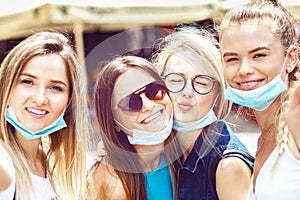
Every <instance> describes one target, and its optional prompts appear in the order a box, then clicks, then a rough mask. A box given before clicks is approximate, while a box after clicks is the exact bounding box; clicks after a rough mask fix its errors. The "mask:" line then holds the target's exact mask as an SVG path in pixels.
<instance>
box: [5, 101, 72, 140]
mask: <svg viewBox="0 0 300 200" xmlns="http://www.w3.org/2000/svg"><path fill="white" fill-rule="evenodd" d="M63 116H64V113H63V114H62V115H61V116H60V117H59V118H58V119H57V120H56V121H55V122H53V123H52V124H50V125H49V126H47V127H45V128H43V129H42V130H40V131H30V130H28V129H27V128H25V127H24V126H23V125H22V124H21V123H20V122H19V120H18V119H17V117H16V115H15V113H14V111H13V109H12V108H11V107H10V106H9V107H8V108H7V111H6V121H8V122H9V123H10V124H11V125H13V126H14V127H15V128H16V129H17V130H18V131H19V132H20V133H21V134H22V136H23V137H24V138H26V139H27V140H33V139H36V138H40V137H43V136H46V135H49V134H51V133H53V132H55V131H58V130H60V129H62V128H65V127H67V124H66V123H65V121H64V118H63Z"/></svg>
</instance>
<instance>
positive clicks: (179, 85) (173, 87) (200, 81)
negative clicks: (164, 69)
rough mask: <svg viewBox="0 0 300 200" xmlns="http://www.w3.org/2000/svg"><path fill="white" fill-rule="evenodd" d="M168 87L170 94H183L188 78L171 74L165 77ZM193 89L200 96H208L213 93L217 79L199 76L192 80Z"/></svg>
mask: <svg viewBox="0 0 300 200" xmlns="http://www.w3.org/2000/svg"><path fill="white" fill-rule="evenodd" d="M164 79H165V83H166V86H167V88H168V90H169V91H170V92H173V93H178V92H181V91H182V90H183V89H184V87H185V85H186V82H187V78H185V77H184V76H183V75H181V74H178V73H171V74H168V75H166V76H165V77H164ZM191 81H192V87H193V89H194V90H195V91H196V92H197V93H198V94H202V95H205V94H208V93H210V92H211V91H212V89H213V87H214V83H215V79H214V78H212V77H210V76H208V75H197V76H195V77H194V78H192V80H191Z"/></svg>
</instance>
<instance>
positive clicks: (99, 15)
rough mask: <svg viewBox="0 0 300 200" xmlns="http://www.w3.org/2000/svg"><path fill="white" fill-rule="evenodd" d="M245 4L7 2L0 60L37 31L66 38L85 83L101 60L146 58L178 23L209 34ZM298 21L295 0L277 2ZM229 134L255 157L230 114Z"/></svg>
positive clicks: (241, 125) (249, 133) (252, 132)
mask: <svg viewBox="0 0 300 200" xmlns="http://www.w3.org/2000/svg"><path fill="white" fill-rule="evenodd" d="M245 2H248V1H245V0H177V1H174V0H151V1H150V0H144V1H135V0H122V1H120V0H85V1H82V0H48V1H44V0H10V1H6V2H5V3H2V5H1V6H0V61H2V60H3V58H4V57H5V55H6V54H7V52H8V51H9V50H10V49H12V48H13V47H14V46H15V45H16V44H18V43H19V42H20V41H21V40H23V39H24V38H25V37H27V36H29V35H31V34H33V33H35V32H37V31H58V32H62V33H65V34H68V35H69V36H70V37H71V39H72V42H73V44H74V48H75V50H76V51H77V53H78V55H79V58H80V61H81V63H82V65H83V67H84V69H85V71H86V74H87V77H88V82H89V94H88V95H89V97H91V94H92V91H93V84H94V80H95V76H96V74H97V73H98V71H99V69H101V66H102V65H103V62H104V61H105V60H109V59H111V58H112V57H114V56H116V55H120V54H128V53H130V54H135V55H139V56H142V57H145V58H150V56H151V52H152V47H153V42H154V40H156V39H158V38H160V37H163V36H164V35H166V34H168V33H169V32H170V31H172V30H173V29H174V28H175V27H176V26H177V25H178V24H191V23H192V24H194V25H196V26H198V27H204V28H207V29H210V30H212V31H213V30H214V24H213V22H214V21H216V22H218V21H220V20H221V19H222V17H223V16H224V14H225V13H226V12H227V11H228V10H229V9H231V8H233V7H235V6H239V5H241V4H243V3H245ZM281 3H282V4H283V5H285V6H286V7H287V8H288V9H289V10H290V11H291V12H292V13H293V14H294V16H295V17H296V18H297V19H299V20H300V2H299V0H281ZM228 121H230V122H232V124H233V129H234V131H235V132H236V133H237V134H238V137H240V139H241V140H242V141H243V142H244V143H245V144H246V146H247V147H248V148H249V150H250V151H251V153H252V154H254V153H255V149H256V140H257V137H258V135H259V129H258V127H257V126H256V124H255V123H253V122H252V121H245V120H243V119H241V118H238V117H237V116H236V113H235V112H232V114H231V115H230V116H229V117H228Z"/></svg>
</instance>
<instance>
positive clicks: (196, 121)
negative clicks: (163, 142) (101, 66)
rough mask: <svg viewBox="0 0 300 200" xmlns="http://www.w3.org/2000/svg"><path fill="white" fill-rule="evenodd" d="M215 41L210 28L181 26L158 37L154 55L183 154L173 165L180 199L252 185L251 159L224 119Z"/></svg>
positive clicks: (227, 194) (226, 107) (232, 194)
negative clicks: (168, 92) (167, 95)
mask: <svg viewBox="0 0 300 200" xmlns="http://www.w3.org/2000/svg"><path fill="white" fill-rule="evenodd" d="M216 45H217V43H216V40H215V39H214V38H213V36H212V35H211V34H210V33H208V32H207V31H204V30H196V29H186V28H182V29H179V30H176V31H175V32H173V33H171V34H170V35H168V36H166V37H165V38H164V39H163V40H160V43H159V44H158V49H159V52H158V53H157V54H155V55H154V56H153V59H154V62H155V66H156V68H157V69H158V70H159V72H160V74H161V76H162V77H163V78H164V80H165V83H166V86H167V88H168V90H169V91H170V97H171V100H172V103H173V107H174V124H173V129H174V130H175V133H176V134H175V135H176V139H177V140H178V142H179V144H180V146H181V150H182V153H183V155H182V156H181V157H180V159H178V160H177V161H176V162H174V164H173V165H174V167H175V170H176V174H177V177H176V181H177V182H176V185H177V191H176V192H177V193H176V195H177V196H178V199H184V200H190V199H197V200H199V199H203V200H206V199H230V200H232V199H245V198H246V197H247V191H248V187H249V185H250V177H251V174H252V167H253V158H252V157H251V156H250V154H249V152H248V150H247V149H246V147H245V146H244V145H243V144H242V143H241V142H240V141H239V140H238V138H237V137H236V136H235V135H234V134H233V133H232V131H231V130H230V128H229V126H228V125H227V124H226V122H224V121H222V119H224V118H225V117H226V115H227V114H228V113H229V111H230V108H231V104H230V103H229V102H228V101H226V100H225V99H224V91H225V83H224V80H223V74H222V66H221V62H220V53H219V51H218V49H217V47H216Z"/></svg>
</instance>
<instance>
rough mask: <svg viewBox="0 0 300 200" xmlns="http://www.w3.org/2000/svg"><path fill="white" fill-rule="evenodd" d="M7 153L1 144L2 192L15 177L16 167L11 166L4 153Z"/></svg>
mask: <svg viewBox="0 0 300 200" xmlns="http://www.w3.org/2000/svg"><path fill="white" fill-rule="evenodd" d="M2 150H3V151H2ZM5 153H6V152H5V151H4V149H2V147H1V146H0V174H1V178H0V192H1V191H3V190H5V189H7V188H8V186H9V185H10V183H11V181H12V179H13V170H14V167H13V166H10V164H9V162H8V160H7V157H6V156H5V155H4V154H5ZM11 165H12V164H11Z"/></svg>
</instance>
